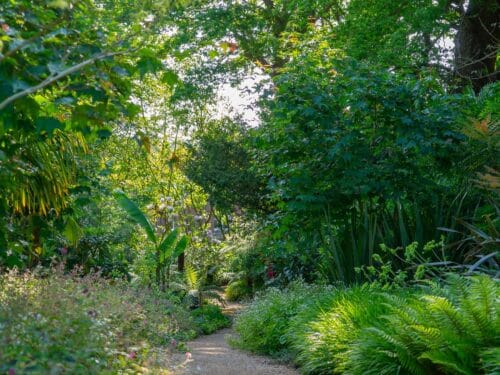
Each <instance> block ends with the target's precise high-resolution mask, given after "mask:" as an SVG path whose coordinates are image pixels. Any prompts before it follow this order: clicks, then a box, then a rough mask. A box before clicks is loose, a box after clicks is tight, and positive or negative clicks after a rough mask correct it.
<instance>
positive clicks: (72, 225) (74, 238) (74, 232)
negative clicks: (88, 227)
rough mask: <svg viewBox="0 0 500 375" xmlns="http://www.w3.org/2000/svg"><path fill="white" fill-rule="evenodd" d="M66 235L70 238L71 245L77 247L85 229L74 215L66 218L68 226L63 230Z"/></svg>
mask: <svg viewBox="0 0 500 375" xmlns="http://www.w3.org/2000/svg"><path fill="white" fill-rule="evenodd" d="M63 234H64V237H66V239H67V240H68V242H69V243H70V244H71V246H73V247H76V245H77V243H78V241H79V240H80V238H82V235H83V231H82V228H80V226H79V225H78V223H77V222H76V221H75V219H73V218H72V217H69V218H68V219H67V220H66V226H65V227H64V231H63Z"/></svg>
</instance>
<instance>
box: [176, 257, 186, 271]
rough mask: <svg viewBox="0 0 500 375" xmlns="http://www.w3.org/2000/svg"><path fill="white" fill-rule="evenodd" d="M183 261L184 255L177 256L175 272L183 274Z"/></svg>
mask: <svg viewBox="0 0 500 375" xmlns="http://www.w3.org/2000/svg"><path fill="white" fill-rule="evenodd" d="M185 260H186V257H185V255H184V253H182V254H181V255H179V257H178V258H177V270H178V271H179V272H183V271H184V264H185Z"/></svg>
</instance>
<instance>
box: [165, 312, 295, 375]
mask: <svg viewBox="0 0 500 375" xmlns="http://www.w3.org/2000/svg"><path fill="white" fill-rule="evenodd" d="M240 308H241V306H240V305H238V304H229V305H228V306H226V308H225V309H224V310H225V313H227V314H230V315H232V314H234V313H236V312H237V311H238V310H239V309H240ZM234 334H235V333H234V331H233V330H232V329H230V328H226V329H223V330H221V331H218V332H216V333H214V334H212V335H208V336H201V337H198V338H197V339H196V340H194V341H191V342H189V343H187V347H188V349H189V352H190V354H191V356H190V358H189V355H187V356H186V355H185V354H180V353H179V354H175V355H174V358H172V359H173V361H172V363H173V366H172V367H171V371H173V374H175V375H194V374H196V375H278V374H279V375H297V374H298V373H299V372H298V371H297V370H295V369H294V368H292V367H289V366H285V365H282V364H279V363H276V362H275V361H273V360H272V359H270V358H266V357H261V356H256V355H252V354H249V353H246V352H243V351H240V350H237V349H233V348H231V347H230V346H229V344H228V343H227V338H228V337H230V336H231V335H234Z"/></svg>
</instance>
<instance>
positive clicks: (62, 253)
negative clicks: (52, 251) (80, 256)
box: [59, 247, 68, 256]
mask: <svg viewBox="0 0 500 375" xmlns="http://www.w3.org/2000/svg"><path fill="white" fill-rule="evenodd" d="M59 252H60V253H61V255H62V256H64V255H68V248H67V247H61V248H59Z"/></svg>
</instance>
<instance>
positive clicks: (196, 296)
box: [177, 265, 224, 308]
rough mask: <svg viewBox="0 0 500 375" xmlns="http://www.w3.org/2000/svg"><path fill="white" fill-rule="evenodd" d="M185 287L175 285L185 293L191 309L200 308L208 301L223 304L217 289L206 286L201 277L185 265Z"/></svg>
mask: <svg viewBox="0 0 500 375" xmlns="http://www.w3.org/2000/svg"><path fill="white" fill-rule="evenodd" d="M184 277H185V285H182V284H177V286H180V289H184V290H185V292H186V300H187V304H188V305H189V306H190V307H191V308H193V307H194V308H202V307H203V306H204V305H205V304H206V303H207V301H208V300H216V301H218V302H220V303H222V304H224V299H223V298H222V296H221V295H220V294H219V288H218V287H216V286H214V285H208V284H207V282H206V279H205V278H204V277H203V275H200V272H199V271H196V270H195V269H194V268H193V267H192V266H191V265H186V269H185V271H184Z"/></svg>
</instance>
